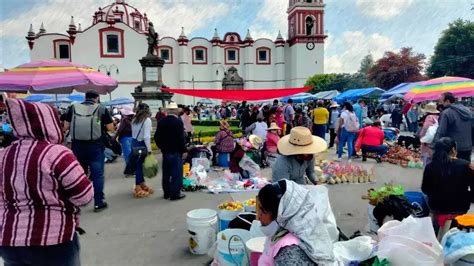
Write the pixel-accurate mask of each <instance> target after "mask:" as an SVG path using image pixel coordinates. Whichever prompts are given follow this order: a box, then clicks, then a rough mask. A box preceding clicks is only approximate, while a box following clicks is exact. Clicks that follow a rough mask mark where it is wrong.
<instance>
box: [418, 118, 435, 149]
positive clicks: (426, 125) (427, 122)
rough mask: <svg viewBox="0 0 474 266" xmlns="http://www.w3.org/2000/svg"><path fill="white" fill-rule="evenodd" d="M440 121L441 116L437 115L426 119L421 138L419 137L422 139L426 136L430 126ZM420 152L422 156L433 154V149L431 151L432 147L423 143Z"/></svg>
mask: <svg viewBox="0 0 474 266" xmlns="http://www.w3.org/2000/svg"><path fill="white" fill-rule="evenodd" d="M438 119H439V116H437V115H428V116H427V117H426V118H425V122H424V123H423V127H422V128H421V130H420V136H419V137H420V139H421V138H422V137H424V136H425V135H426V131H428V128H429V127H430V126H432V125H434V124H435V123H436V122H437V121H438ZM420 152H421V153H422V154H431V149H430V147H428V145H427V144H425V143H422V144H421V148H420Z"/></svg>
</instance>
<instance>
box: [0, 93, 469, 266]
mask: <svg viewBox="0 0 474 266" xmlns="http://www.w3.org/2000/svg"><path fill="white" fill-rule="evenodd" d="M85 98H86V100H85V102H83V103H76V104H72V105H71V107H70V108H69V109H68V110H67V111H66V112H64V114H63V115H61V116H59V115H58V113H57V110H55V109H54V108H53V107H52V106H48V105H45V104H40V103H28V102H25V101H22V100H18V99H7V100H6V106H7V114H8V117H4V118H3V119H2V123H3V124H7V125H10V126H11V128H12V130H11V132H12V134H13V135H14V140H13V142H11V143H9V144H8V145H6V147H5V148H4V149H2V150H0V169H2V172H1V173H0V181H1V191H0V194H1V198H0V201H2V204H0V205H1V207H0V217H1V219H2V224H1V226H0V228H1V232H0V242H1V243H2V245H1V247H0V253H1V255H2V257H3V259H4V260H5V261H6V263H7V265H17V264H18V265H24V264H28V263H29V262H31V261H41V262H44V265H78V263H79V245H78V237H77V234H79V233H81V232H83V230H82V229H81V228H80V225H79V215H80V207H82V206H84V205H86V204H88V202H89V201H91V200H92V199H93V200H94V211H96V212H100V211H103V210H105V209H106V208H107V207H108V204H107V202H106V200H105V195H104V164H105V162H106V161H107V160H108V159H107V158H106V156H107V154H108V152H107V149H109V150H110V151H111V152H112V154H115V155H119V154H121V155H122V156H123V158H124V160H125V162H126V166H125V169H124V174H125V175H131V176H134V177H135V187H134V189H133V196H134V197H136V198H146V197H148V196H149V195H151V194H153V193H154V190H153V189H152V188H151V187H149V186H148V185H147V184H146V182H145V179H144V174H143V164H144V160H145V158H146V156H148V155H151V154H152V141H154V142H155V143H156V145H157V147H158V148H159V150H160V151H161V154H162V157H163V159H162V187H163V192H164V195H163V197H164V198H165V199H169V200H172V201H173V200H180V199H183V198H185V195H184V194H183V193H182V192H181V190H182V185H183V160H184V159H186V158H187V157H188V156H189V155H188V152H189V148H190V145H189V144H190V143H191V142H192V141H191V138H192V135H193V133H194V130H193V126H192V119H193V115H195V116H196V117H197V118H198V119H199V118H200V116H201V113H202V112H201V111H200V110H199V108H197V109H196V108H193V107H189V106H188V107H186V106H184V107H183V106H182V107H179V106H178V105H177V104H176V103H173V102H172V103H169V104H168V105H167V106H166V107H164V108H163V109H160V110H159V111H158V113H157V114H156V116H155V119H156V120H157V124H156V130H155V132H154V135H153V126H152V125H153V123H152V119H151V118H152V113H151V111H150V108H149V106H148V105H147V104H145V103H141V104H139V105H138V106H137V107H136V108H135V110H132V109H131V108H127V107H125V108H121V109H120V110H119V112H120V117H117V116H114V111H110V110H108V109H107V108H105V107H104V106H102V105H101V104H100V103H99V94H98V93H97V92H95V91H89V92H87V93H86V95H85ZM213 110H215V112H214V113H212V114H209V116H212V115H215V116H216V118H220V124H219V130H218V132H217V134H216V136H215V138H214V141H213V143H212V145H211V148H210V151H209V153H210V154H211V161H213V163H214V164H218V162H217V161H218V159H217V158H218V156H219V155H220V154H228V155H229V170H230V171H231V172H233V173H238V174H239V175H240V178H243V179H245V178H248V177H249V174H248V173H246V171H245V170H244V169H242V167H241V165H240V161H241V160H242V159H243V158H244V156H246V155H247V156H249V157H250V158H251V159H252V160H254V162H256V163H257V164H259V165H260V166H271V167H272V180H271V181H272V182H274V183H272V184H270V185H267V186H265V187H264V188H263V189H261V190H260V192H259V194H258V197H257V209H258V210H259V211H257V216H258V217H259V220H260V221H261V224H262V232H264V233H265V235H266V236H268V237H269V238H271V239H275V237H276V242H279V241H281V245H279V246H278V249H277V250H271V249H272V248H274V246H271V247H266V251H265V252H264V256H262V260H266V261H269V262H274V263H276V262H278V263H280V264H281V265H287V264H293V265H303V264H308V265H311V264H315V263H324V262H327V261H331V260H333V254H332V251H328V250H326V249H325V248H323V247H318V246H317V245H315V243H318V241H320V240H321V239H319V240H315V239H314V237H311V234H312V233H315V232H314V230H316V229H314V228H319V227H318V223H320V222H321V221H319V220H318V219H312V220H311V221H309V220H308V217H306V218H305V217H301V219H299V220H298V221H296V220H295V219H292V218H288V216H287V215H286V212H289V211H290V209H291V208H296V207H297V206H296V205H294V206H290V205H291V204H289V203H290V202H291V203H292V204H296V203H298V204H297V205H298V206H301V207H303V206H313V207H314V203H312V202H311V199H310V198H307V199H306V200H304V198H303V197H302V196H303V195H306V194H307V192H306V190H305V188H303V187H301V186H300V185H305V184H307V183H308V181H309V182H310V183H312V184H314V185H317V184H318V182H319V181H318V178H317V176H316V173H315V168H314V166H315V154H317V153H320V152H323V151H324V150H326V149H328V148H329V149H333V148H334V147H335V146H337V148H336V149H335V152H336V157H335V160H336V161H337V160H341V159H342V155H343V154H344V153H345V151H344V148H345V146H347V156H348V157H347V158H348V161H349V162H352V160H353V159H354V158H357V156H358V155H357V152H356V151H357V150H358V148H360V150H361V155H362V156H361V157H362V161H365V160H366V159H367V158H368V156H369V155H370V154H375V159H376V160H377V162H381V158H382V156H383V155H384V154H385V153H386V152H387V150H388V146H387V144H385V138H384V130H383V129H384V127H385V125H384V119H383V118H384V116H386V115H390V126H391V127H395V128H397V129H400V127H401V125H402V124H406V127H405V128H406V130H407V131H410V132H412V134H413V136H414V137H415V138H418V139H419V140H420V142H421V148H420V153H421V156H422V158H423V162H424V165H425V169H424V173H423V184H422V187H421V190H422V191H423V192H424V193H426V195H427V196H428V203H429V205H430V207H431V211H432V213H433V217H434V218H433V219H434V221H435V225H436V226H443V225H444V221H445V220H446V219H448V218H450V217H453V216H454V215H458V214H460V213H466V212H467V211H468V209H469V207H470V203H471V200H472V199H474V196H473V195H474V189H473V188H474V176H473V168H474V167H473V165H472V164H471V152H472V137H473V136H472V130H473V116H472V111H471V110H469V109H468V108H467V107H465V106H463V105H461V104H458V103H456V99H455V97H454V96H453V95H452V94H451V93H444V94H442V95H441V97H440V99H439V102H438V104H436V103H434V102H431V103H427V104H425V105H424V107H423V108H420V106H418V105H417V104H414V103H411V102H405V103H401V102H400V103H393V104H391V105H389V104H387V103H386V104H382V105H380V106H379V108H377V107H375V106H374V105H373V104H369V105H367V104H366V101H364V100H360V101H358V102H354V103H350V102H344V103H343V104H342V105H339V104H337V103H335V102H332V101H316V102H314V103H311V104H302V105H300V104H294V103H293V101H292V100H291V99H289V100H288V101H287V102H286V103H281V102H279V101H278V100H275V101H274V102H273V104H271V105H270V104H268V105H263V106H259V105H250V104H247V103H246V102H242V103H241V104H237V105H230V106H229V105H227V104H223V105H222V106H220V107H219V108H215V107H214V108H213ZM231 118H235V119H238V120H239V121H240V128H241V129H242V132H243V133H244V134H243V136H242V137H240V138H235V137H234V135H233V133H232V131H231V130H230V126H229V122H228V119H231ZM9 122H13V123H11V124H10V123H9ZM152 135H153V138H152ZM327 140H328V141H327ZM357 140H360V141H359V143H356V142H357ZM117 144H118V148H117ZM69 145H70V146H69ZM359 146H360V147H359ZM68 147H70V149H69V148H68ZM112 159H113V158H112ZM291 211H294V210H291ZM311 217H313V216H311ZM311 217H309V218H311ZM313 218H314V217H313ZM304 221H307V223H308V224H311V225H312V226H310V227H311V228H313V229H314V230H313V229H311V230H309V229H308V228H309V227H308V226H301V225H302V222H304ZM318 230H319V229H318ZM323 231H324V230H323ZM323 231H321V230H320V232H318V234H319V236H323V235H325V233H324V232H323Z"/></svg>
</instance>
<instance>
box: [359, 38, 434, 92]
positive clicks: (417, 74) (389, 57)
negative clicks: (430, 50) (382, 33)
mask: <svg viewBox="0 0 474 266" xmlns="http://www.w3.org/2000/svg"><path fill="white" fill-rule="evenodd" d="M425 58H426V57H425V55H424V54H415V53H413V51H412V48H406V47H405V48H402V49H401V50H400V53H395V52H385V54H384V56H383V57H382V58H380V59H379V60H377V62H376V63H375V65H374V66H373V67H372V68H370V69H369V72H368V75H367V78H368V79H369V80H370V81H372V82H374V83H375V85H376V86H377V87H380V88H382V89H390V88H392V87H394V86H396V85H398V84H400V83H403V82H415V81H420V80H423V79H424V77H423V75H422V74H421V71H422V70H423V64H424V60H425Z"/></svg>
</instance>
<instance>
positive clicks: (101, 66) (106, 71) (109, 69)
mask: <svg viewBox="0 0 474 266" xmlns="http://www.w3.org/2000/svg"><path fill="white" fill-rule="evenodd" d="M101 69H103V70H104V71H105V73H106V74H107V76H109V77H110V75H111V71H112V70H114V69H115V73H117V75H118V74H119V69H118V67H117V66H116V65H114V64H112V65H109V66H108V67H107V66H106V65H100V66H98V67H97V71H99V72H100V70H101ZM109 101H112V92H110V93H109Z"/></svg>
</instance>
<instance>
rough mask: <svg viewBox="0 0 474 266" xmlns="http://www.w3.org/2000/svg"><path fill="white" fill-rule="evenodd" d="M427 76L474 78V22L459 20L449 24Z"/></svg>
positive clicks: (440, 40) (439, 42)
mask: <svg viewBox="0 0 474 266" xmlns="http://www.w3.org/2000/svg"><path fill="white" fill-rule="evenodd" d="M427 74H428V75H429V76H430V77H431V78H436V77H441V76H460V77H467V78H474V22H471V21H464V20H462V19H458V20H456V21H454V22H452V23H450V24H449V27H448V29H446V30H445V31H443V33H442V34H441V37H440V38H439V40H438V43H437V44H436V46H435V50H434V54H433V56H432V57H431V62H430V65H429V67H428V69H427Z"/></svg>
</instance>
